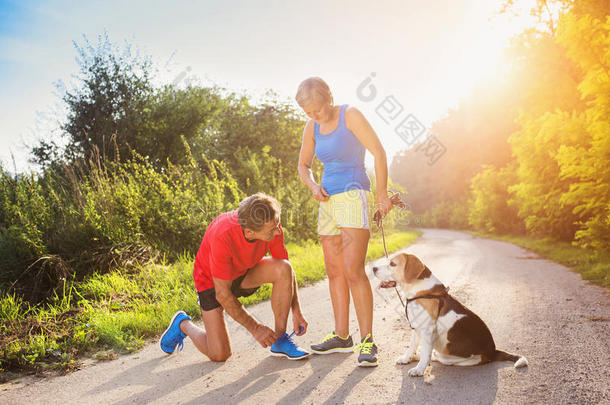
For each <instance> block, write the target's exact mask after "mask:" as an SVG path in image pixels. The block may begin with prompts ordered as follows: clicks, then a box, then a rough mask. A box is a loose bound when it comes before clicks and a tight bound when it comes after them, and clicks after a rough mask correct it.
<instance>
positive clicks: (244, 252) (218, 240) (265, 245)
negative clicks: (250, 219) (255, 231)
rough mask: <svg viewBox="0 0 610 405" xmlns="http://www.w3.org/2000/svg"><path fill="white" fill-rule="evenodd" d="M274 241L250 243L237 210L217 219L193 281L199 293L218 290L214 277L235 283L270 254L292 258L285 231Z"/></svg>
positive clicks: (209, 230) (201, 249)
mask: <svg viewBox="0 0 610 405" xmlns="http://www.w3.org/2000/svg"><path fill="white" fill-rule="evenodd" d="M280 232H281V233H280V234H279V235H277V236H276V237H275V238H273V239H272V240H271V241H270V242H265V241H263V240H260V239H256V240H255V241H253V242H248V241H247V240H246V237H245V236H244V233H243V231H242V228H241V225H239V220H238V216H237V210H233V211H229V212H226V213H224V214H220V215H219V216H217V217H216V218H215V219H214V220H213V221H212V222H211V223H210V225H208V228H207V229H206V230H205V235H204V236H203V240H202V241H201V246H199V251H198V252H197V257H196V258H195V268H194V270H193V278H194V279H195V287H196V288H197V291H203V290H207V289H208V288H212V287H214V280H213V279H212V277H216V278H219V279H221V280H235V279H236V278H238V277H239V276H241V275H242V274H244V273H245V272H246V271H247V270H248V269H250V268H252V267H254V266H255V265H256V264H258V263H259V262H260V261H261V259H262V258H263V257H264V256H265V255H266V254H267V252H270V253H271V256H272V257H274V258H277V259H288V252H287V251H286V246H285V245H284V231H283V230H282V226H281V225H280Z"/></svg>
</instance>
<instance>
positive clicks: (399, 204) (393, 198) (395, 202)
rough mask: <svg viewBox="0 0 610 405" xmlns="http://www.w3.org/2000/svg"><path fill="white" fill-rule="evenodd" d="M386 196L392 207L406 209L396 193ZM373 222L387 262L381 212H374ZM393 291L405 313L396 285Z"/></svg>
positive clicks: (390, 192)
mask: <svg viewBox="0 0 610 405" xmlns="http://www.w3.org/2000/svg"><path fill="white" fill-rule="evenodd" d="M388 194H389V196H390V201H391V202H392V205H393V206H396V207H398V208H400V209H403V210H405V209H407V204H405V202H404V201H402V199H401V198H400V194H399V193H397V192H395V191H388ZM373 221H375V223H376V224H377V227H378V228H379V229H381V240H382V241H383V251H384V253H385V258H386V259H388V260H389V256H388V249H387V248H386V246H385V232H384V231H383V217H382V216H381V212H379V210H377V211H375V214H374V215H373ZM394 290H395V291H396V294H397V295H398V298H399V299H400V303H401V304H402V306H403V307H404V308H405V311H406V308H407V306H406V304H405V303H404V302H403V301H402V297H401V296H400V293H399V292H398V287H396V285H394ZM407 318H408V316H407Z"/></svg>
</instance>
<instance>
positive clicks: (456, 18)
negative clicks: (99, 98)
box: [0, 0, 531, 171]
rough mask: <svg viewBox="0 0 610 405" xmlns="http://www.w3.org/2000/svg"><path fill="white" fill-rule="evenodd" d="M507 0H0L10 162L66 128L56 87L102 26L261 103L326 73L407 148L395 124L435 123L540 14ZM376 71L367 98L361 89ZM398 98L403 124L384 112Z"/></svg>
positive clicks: (0, 93) (5, 143)
mask: <svg viewBox="0 0 610 405" xmlns="http://www.w3.org/2000/svg"><path fill="white" fill-rule="evenodd" d="M503 2H504V0H498V1H493V0H428V1H421V0H398V1H389V0H388V1H384V0H381V1H377V2H371V1H360V0H334V1H317V0H309V1H286V0H284V1H266V0H261V1H231V0H227V1H175V2H161V1H151V0H147V1H139V0H132V1H122V2H119V1H104V2H102V1H97V0H92V1H86V2H83V1H53V0H51V1H44V2H43V1H28V0H24V1H7V0H0V111H2V119H1V121H0V161H1V162H2V164H3V166H4V167H5V168H6V169H8V170H10V171H13V170H14V168H16V169H17V171H27V170H29V169H30V168H31V166H30V165H28V163H27V159H28V150H29V149H28V148H27V147H26V146H24V145H33V144H35V143H36V141H37V139H39V138H41V137H42V138H48V137H52V136H54V137H57V134H58V120H61V119H62V118H63V117H64V116H65V111H64V109H63V105H62V102H61V97H60V96H61V93H60V92H58V90H57V87H56V85H55V84H56V83H57V82H58V81H63V82H64V83H67V84H69V83H71V82H74V78H73V75H74V74H76V73H77V64H76V61H75V57H76V50H75V48H74V44H73V42H74V41H76V42H77V43H79V44H83V38H84V37H86V38H88V39H89V40H90V41H91V42H93V43H95V42H96V41H97V37H98V36H99V35H101V34H103V33H104V32H107V33H108V36H109V38H110V40H111V41H112V42H115V43H118V44H121V43H123V42H124V41H129V42H131V43H132V44H133V45H134V46H136V47H138V48H139V49H140V50H141V51H142V52H144V53H146V54H149V55H151V56H152V58H153V60H154V61H155V63H156V64H157V66H159V68H160V71H159V78H158V81H159V82H160V83H171V82H177V83H178V85H185V84H184V83H186V82H187V81H186V80H185V79H188V78H190V79H192V80H194V81H195V82H196V83H199V84H202V85H212V84H216V85H220V86H223V87H226V88H228V89H230V90H235V91H238V92H244V93H246V94H249V95H251V96H252V97H254V98H255V99H256V98H257V97H261V95H263V94H264V93H265V92H266V91H267V90H273V91H274V92H276V93H277V94H279V96H280V97H281V98H282V99H286V100H289V101H290V102H293V103H295V102H294V94H295V92H296V88H297V86H298V84H299V83H300V82H301V81H302V80H303V79H305V78H307V77H310V76H320V77H322V78H323V79H324V80H326V81H327V82H328V83H329V85H330V87H331V90H332V92H333V95H334V100H335V103H336V104H350V105H354V106H356V107H357V108H359V109H360V110H361V111H362V112H363V113H364V115H365V116H366V117H367V118H368V119H369V121H370V122H371V124H372V126H373V128H374V129H375V131H376V132H377V134H378V135H379V138H380V139H381V142H382V143H383V145H384V147H385V148H386V151H387V153H388V156H389V157H390V158H391V156H393V155H394V154H395V153H397V152H398V151H400V150H401V149H403V148H404V147H405V144H404V142H403V140H402V139H401V138H400V137H399V136H398V135H397V134H396V132H395V127H396V123H397V122H399V121H400V120H402V119H403V117H406V116H407V115H409V114H412V116H413V117H415V118H416V119H417V120H418V121H419V122H421V123H422V125H423V126H425V127H426V128H429V127H430V125H431V124H432V123H433V122H434V121H436V120H438V119H439V118H441V117H442V116H443V115H444V114H445V113H446V112H447V110H448V109H449V108H451V107H455V106H456V105H457V103H458V101H459V100H460V99H463V98H465V97H467V96H468V94H469V91H470V90H471V89H472V88H473V86H474V85H475V84H476V83H477V82H479V81H481V80H485V79H490V78H491V79H493V78H494V77H495V75H498V74H499V72H500V68H501V53H502V49H503V47H504V46H505V45H506V44H507V41H508V39H509V38H510V37H511V36H512V35H514V34H516V33H519V32H521V31H522V30H523V29H524V28H525V27H526V26H527V25H528V24H530V23H531V22H530V21H528V20H527V19H526V17H514V18H512V19H511V18H509V17H508V16H505V15H502V16H495V17H494V15H496V13H497V11H498V10H499V9H500V8H501V5H502V3H503ZM490 18H491V21H490ZM181 78H182V80H181ZM367 78H370V79H371V81H370V82H369V83H370V84H371V85H372V86H374V88H375V90H376V97H375V98H373V99H372V100H370V101H369V100H367V98H366V97H362V94H364V93H363V91H362V90H361V91H360V92H359V90H358V88H359V86H360V85H361V84H362V83H363V81H364V80H366V79H367ZM362 89H368V90H370V87H367V86H365V87H362ZM366 93H367V94H369V95H370V91H368V92H366ZM388 97H392V99H393V100H394V104H393V105H394V106H395V107H396V108H397V109H396V110H394V111H395V112H396V113H398V111H400V115H397V114H394V115H395V116H396V117H395V119H394V121H391V120H389V119H388V118H387V116H386V119H384V118H382V115H380V114H379V113H378V112H377V111H378V109H379V106H380V104H382V102H383V101H384V100H387V98H388ZM294 105H295V107H296V106H297V105H296V103H295V104H294ZM398 106H400V107H401V108H400V109H398ZM367 159H368V160H367V163H369V164H370V156H369V157H368V158H367Z"/></svg>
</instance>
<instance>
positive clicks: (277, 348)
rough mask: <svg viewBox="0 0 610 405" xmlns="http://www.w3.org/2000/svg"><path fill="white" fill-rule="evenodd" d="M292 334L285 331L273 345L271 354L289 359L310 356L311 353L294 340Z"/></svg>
mask: <svg viewBox="0 0 610 405" xmlns="http://www.w3.org/2000/svg"><path fill="white" fill-rule="evenodd" d="M292 335H294V332H292V334H291V335H288V334H287V333H284V335H282V336H280V337H279V338H278V340H276V341H275V343H274V344H272V345H271V355H272V356H275V357H287V358H288V359H289V360H299V359H304V358H305V357H307V356H309V353H308V352H306V351H305V350H303V349H301V348H300V347H299V346H297V345H296V344H295V343H294V342H293V341H292Z"/></svg>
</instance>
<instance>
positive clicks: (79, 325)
mask: <svg viewBox="0 0 610 405" xmlns="http://www.w3.org/2000/svg"><path fill="white" fill-rule="evenodd" d="M420 234H421V233H420V232H418V231H408V232H392V233H391V234H390V235H389V236H388V237H387V239H386V242H387V248H388V251H389V252H391V251H396V250H398V249H401V248H404V247H406V246H408V245H409V244H411V243H412V242H413V241H414V240H415V239H417V237H418V236H419V235H420ZM287 249H288V253H289V256H290V261H291V263H292V266H293V268H294V270H295V274H296V277H297V281H298V284H299V286H301V287H302V286H305V285H308V284H312V283H314V282H317V281H319V280H322V279H324V278H325V277H326V272H325V267H324V260H323V255H322V248H321V246H320V244H319V243H314V242H310V243H306V244H304V245H297V244H288V245H287ZM381 256H383V246H382V243H381V240H380V238H379V237H375V238H373V239H371V241H370V243H369V249H368V254H367V260H371V259H375V258H379V257H381ZM192 269H193V260H192V258H188V257H182V258H180V259H179V260H178V261H177V262H176V263H173V264H172V265H166V264H163V263H161V264H153V265H147V266H144V267H141V268H138V269H136V270H135V271H134V270H130V271H124V270H123V271H121V270H116V271H113V272H111V273H107V274H104V275H99V274H95V275H93V276H91V277H89V278H87V279H86V280H84V281H83V282H81V283H73V282H71V281H65V282H64V288H63V291H62V292H61V294H56V296H55V297H54V299H53V300H52V301H51V302H50V303H49V304H46V305H44V306H38V307H34V308H33V307H31V306H30V305H29V304H28V303H26V302H23V301H22V300H20V299H19V298H18V297H16V296H14V295H6V294H5V295H2V296H0V321H1V324H0V373H1V374H2V375H0V380H7V379H9V378H12V377H13V376H15V374H14V372H21V373H22V372H39V371H44V370H47V369H56V370H61V371H66V370H70V369H73V368H74V367H76V366H77V365H78V362H77V359H78V358H79V357H80V356H83V355H89V356H92V357H93V358H96V359H100V360H104V359H112V358H114V357H116V354H118V353H128V352H133V351H135V350H138V349H139V348H141V347H142V346H143V345H144V344H145V343H146V342H147V341H149V340H151V339H153V338H156V337H157V336H158V335H159V334H160V333H161V332H162V331H163V330H165V328H166V327H167V321H168V320H169V319H170V318H171V316H172V315H173V314H174V313H175V312H176V311H177V310H180V309H181V310H184V311H186V312H187V313H188V314H190V315H191V316H193V317H194V318H196V319H197V318H199V317H200V314H199V306H198V304H197V295H196V293H195V289H194V285H193V279H192ZM270 293H271V288H270V286H269V285H264V286H263V287H262V288H260V289H259V290H258V291H257V293H256V294H254V295H252V296H250V297H247V298H241V299H240V300H242V302H243V304H244V305H252V304H255V303H257V302H260V301H262V300H265V299H268V298H269V296H270Z"/></svg>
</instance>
